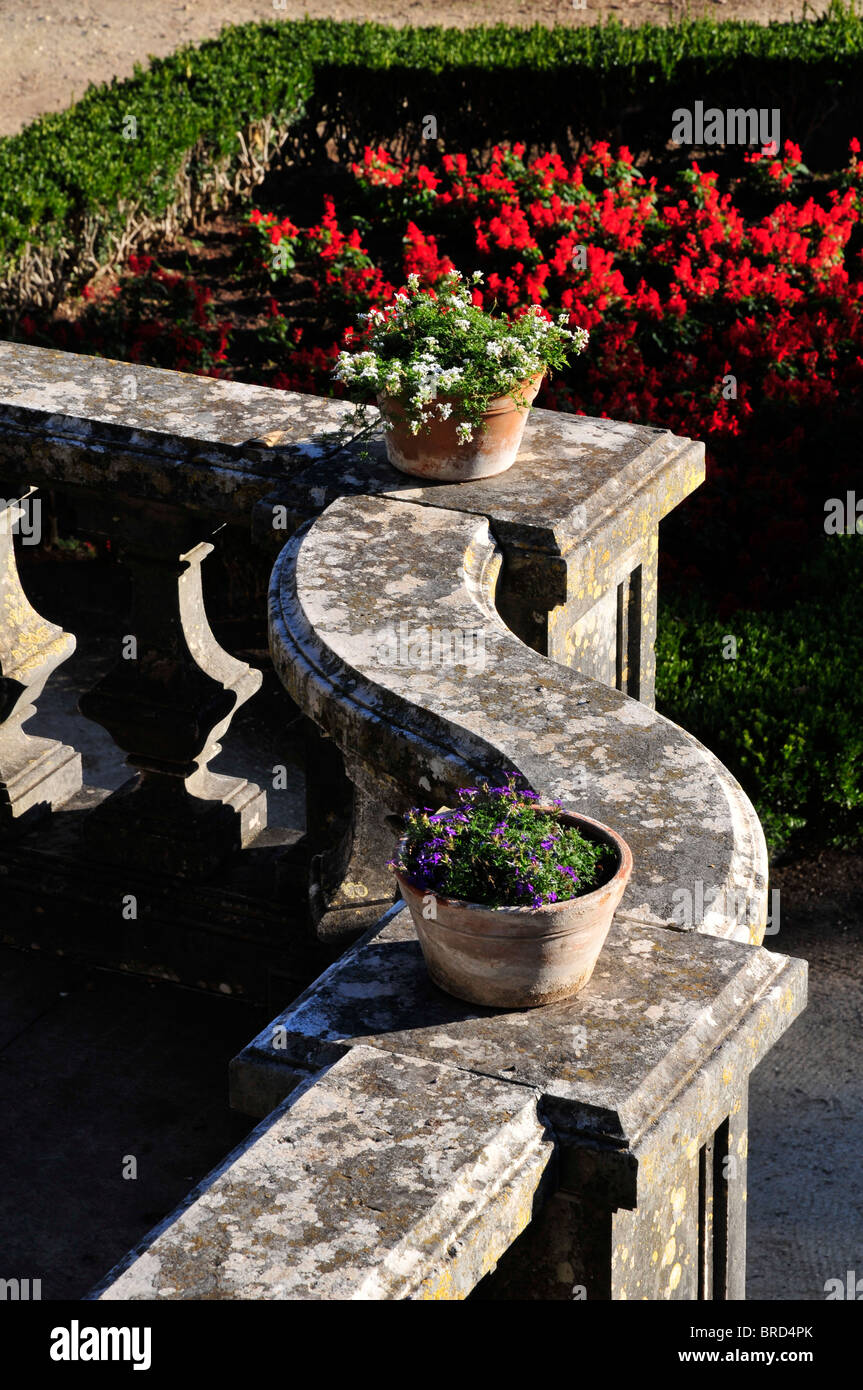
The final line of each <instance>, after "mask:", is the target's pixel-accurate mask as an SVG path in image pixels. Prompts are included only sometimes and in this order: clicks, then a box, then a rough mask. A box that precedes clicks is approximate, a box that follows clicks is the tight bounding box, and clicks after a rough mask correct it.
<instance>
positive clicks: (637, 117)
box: [0, 0, 863, 316]
mask: <svg viewBox="0 0 863 1390" xmlns="http://www.w3.org/2000/svg"><path fill="white" fill-rule="evenodd" d="M312 99H313V100H314V113H313V115H312V116H310V117H309V119H308V121H307V122H306V133H307V136H308V138H309V139H310V140H311V141H312V143H314V140H315V139H317V140H318V141H320V140H321V139H324V140H325V139H326V138H327V137H328V136H330V137H334V138H336V140H337V141H347V142H348V143H353V145H354V146H356V144H357V143H360V144H361V143H375V142H376V141H377V140H379V139H387V138H389V139H391V138H392V137H393V136H394V135H396V134H398V133H399V132H401V133H402V135H403V137H404V138H405V139H407V140H408V141H412V142H414V143H415V145H416V146H417V148H418V149H421V146H422V128H423V120H424V118H425V117H426V116H428V115H434V116H435V118H436V120H437V123H438V135H439V137H440V138H441V139H442V140H443V141H444V142H445V143H446V144H448V145H449V146H450V147H452V148H455V147H456V146H457V147H458V148H461V149H464V148H466V147H468V146H471V145H472V146H475V147H480V148H482V147H483V146H484V145H485V144H486V143H487V142H488V138H489V135H491V136H493V137H494V139H496V140H497V139H506V138H517V139H525V140H527V141H528V142H529V143H530V142H531V141H536V142H538V143H541V144H542V145H543V146H544V147H545V148H548V147H549V146H550V145H551V144H552V143H557V144H565V143H567V142H568V143H569V144H570V145H571V144H572V143H573V142H578V141H580V140H583V139H586V138H588V137H592V138H611V139H616V140H621V141H624V142H627V143H629V144H630V145H632V146H633V148H635V149H636V150H639V149H647V148H650V149H653V150H661V149H663V148H664V147H665V145H666V142H667V141H668V137H669V134H670V130H671V113H672V111H673V110H674V109H675V108H676V107H677V106H685V107H691V106H692V105H693V103H694V102H695V101H696V100H702V101H704V102H705V103H706V104H707V105H713V106H718V107H720V108H722V109H725V108H727V107H729V106H731V107H739V106H744V107H752V106H755V107H759V108H760V107H767V108H772V107H774V106H778V107H779V108H780V110H781V112H782V135H783V138H784V137H789V138H792V139H795V140H797V141H798V142H799V143H802V144H804V146H805V148H806V151H807V159H808V160H809V162H810V165H812V166H815V167H817V165H818V162H819V150H821V151H823V152H824V153H825V157H828V158H830V157H834V162H835V154H836V146H837V142H838V147H839V148H840V149H842V150H844V149H845V147H846V144H847V138H848V136H849V135H850V134H854V133H863V17H860V16H857V15H855V14H854V13H853V12H852V10H851V9H850V8H849V9H846V8H845V7H844V6H843V5H842V4H841V3H839V0H834V3H833V5H832V7H831V9H830V11H829V13H828V15H827V16H826V17H824V18H823V19H819V20H813V21H796V22H792V23H787V24H771V25H767V26H762V25H758V24H752V23H738V22H724V23H714V22H712V21H708V20H697V21H687V22H683V23H680V24H677V25H672V26H669V27H667V28H665V27H658V26H653V25H644V26H641V27H639V28H634V29H629V28H624V27H622V26H620V25H619V24H617V23H616V22H614V21H611V22H609V23H608V24H605V25H598V26H592V25H591V26H581V27H578V28H555V29H545V28H542V27H540V26H535V27H534V28H532V29H517V28H511V27H508V26H506V25H497V26H494V27H478V28H474V29H467V30H446V29H442V28H439V27H438V28H429V29H392V28H388V27H386V26H383V25H377V24H354V23H340V22H338V21H332V20H303V21H286V22H282V23H265V24H247V25H242V26H238V27H235V28H231V29H228V30H225V31H224V32H223V34H222V35H221V36H220V37H219V38H218V39H215V40H211V41H209V42H206V43H203V44H201V46H200V47H197V48H196V47H192V46H189V47H185V48H181V49H179V50H178V51H177V52H176V53H174V54H172V55H171V56H170V57H168V58H163V59H157V60H154V62H153V64H152V66H151V67H150V68H149V69H148V70H147V71H144V70H142V69H141V68H140V67H138V68H136V71H135V75H134V77H132V78H130V79H129V80H128V81H124V82H118V81H114V82H112V83H111V84H110V85H107V86H100V87H91V88H90V89H89V90H88V92H87V94H86V95H85V96H84V98H83V99H82V100H81V101H79V102H78V103H77V104H76V105H75V106H73V107H71V108H70V109H69V110H67V111H63V112H61V113H59V114H56V115H49V116H44V117H41V118H40V119H39V120H37V121H35V122H33V124H32V125H30V126H28V127H27V129H25V130H24V131H22V132H21V134H20V135H17V136H14V137H7V138H5V139H2V140H0V311H2V310H5V311H6V314H7V316H8V314H9V312H10V311H14V310H15V309H20V307H21V305H22V304H24V303H40V304H46V303H48V304H53V303H56V302H57V300H58V299H59V297H60V296H61V294H62V293H63V292H64V290H65V289H66V288H67V286H68V285H69V284H70V282H74V281H75V280H76V278H79V277H80V276H82V275H84V274H89V273H92V271H93V270H94V269H95V268H96V267H97V266H98V265H100V264H104V263H106V262H108V261H110V260H111V259H112V258H113V257H115V256H117V255H118V254H121V253H124V252H126V251H127V250H129V249H132V248H133V247H136V246H140V245H141V244H142V243H143V242H145V241H146V240H147V239H148V238H152V236H153V235H155V234H158V232H159V231H160V230H161V231H163V230H165V228H166V227H168V228H170V226H171V219H172V218H173V219H174V224H175V225H176V224H177V222H178V221H179V222H180V223H182V222H184V221H188V219H189V217H190V216H191V215H192V214H193V213H194V210H195V208H196V206H197V205H198V204H199V203H200V200H201V199H202V198H204V197H206V196H207V195H208V194H212V193H213V191H214V190H216V193H218V190H219V189H220V188H221V189H222V190H223V192H225V194H226V195H227V191H228V190H229V189H230V188H231V187H232V188H233V191H234V192H236V191H238V189H239V188H240V187H241V186H242V185H243V183H244V182H245V183H246V184H249V183H254V182H256V181H257V180H258V179H259V178H260V177H262V176H263V170H262V165H263V163H265V162H266V156H267V155H268V154H269V150H268V149H267V148H266V145H267V139H268V138H269V128H267V130H266V132H265V137H264V140H263V145H264V149H263V156H260V157H259V158H258V159H257V160H256V159H255V157H254V153H253V154H252V156H251V158H249V157H248V148H249V145H250V143H254V142H257V143H258V145H259V146H260V145H261V143H262V140H261V134H262V128H263V127H264V125H265V123H267V122H269V121H270V120H271V119H274V121H275V127H276V130H277V133H278V135H279V138H283V136H284V133H285V131H286V129H287V127H288V126H289V125H290V124H292V123H293V124H295V125H296V124H297V123H299V122H301V119H302V116H303V114H304V110H305V109H306V108H307V107H308V106H309V104H310V103H311V102H312ZM130 117H131V118H133V119H134V121H135V123H136V134H135V137H134V138H128V137H129V131H130V128H131V127H130V122H129V118H130ZM321 121H323V124H324V133H323V136H321V132H320V129H319V128H318V127H319V125H320V122H321ZM238 132H240V133H241V134H242V135H243V141H241V140H240V139H239V138H238ZM276 143H278V141H276ZM831 147H832V148H831ZM681 157H682V156H681ZM238 170H239V171H240V172H239V174H238V173H237V171H238Z"/></svg>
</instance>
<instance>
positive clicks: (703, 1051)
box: [231, 909, 806, 1150]
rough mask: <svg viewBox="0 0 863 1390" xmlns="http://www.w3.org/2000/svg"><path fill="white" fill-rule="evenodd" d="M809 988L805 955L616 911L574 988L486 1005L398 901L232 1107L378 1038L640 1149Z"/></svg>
mask: <svg viewBox="0 0 863 1390" xmlns="http://www.w3.org/2000/svg"><path fill="white" fill-rule="evenodd" d="M805 999H806V963H805V961H800V960H794V959H791V958H790V957H787V956H782V955H778V954H776V953H774V952H771V951H765V950H764V949H763V948H758V949H753V948H752V947H750V946H744V945H742V944H740V943H737V942H729V941H721V940H717V939H716V938H712V937H709V936H705V935H702V934H700V933H696V932H692V933H688V934H683V933H670V932H667V931H665V930H664V929H663V928H661V927H656V926H652V927H647V926H643V925H641V924H639V923H634V922H630V921H628V920H627V919H626V918H625V917H623V916H621V915H618V916H617V917H616V918H615V921H614V923H613V925H612V928H611V931H610V933H609V936H608V938H607V940H606V944H605V946H604V947H603V950H602V954H601V955H600V957H599V961H598V963H597V966H596V969H595V971H594V974H593V977H592V979H591V981H590V983H589V984H588V985H587V986H586V988H585V989H583V990H582V991H581V992H580V993H579V994H577V995H576V996H575V997H574V998H573V999H569V1000H564V1001H563V1002H562V1003H559V1004H549V1005H547V1006H546V1007H545V1008H542V1009H525V1010H518V1011H511V1012H504V1011H501V1010H493V1009H484V1008H479V1007H475V1008H474V1007H471V1006H470V1005H468V1004H463V1003H461V1002H460V1001H459V1000H457V999H453V998H451V997H450V996H449V995H447V994H445V993H444V992H443V991H442V990H439V989H438V988H437V987H436V986H435V985H433V984H432V982H431V980H430V979H429V976H428V974H427V972H426V969H425V965H424V963H423V959H422V953H421V951H420V947H419V942H418V941H417V940H416V935H415V932H414V928H413V923H412V922H411V920H410V914H409V913H408V911H407V909H402V910H398V909H394V910H393V912H392V913H391V914H390V915H389V916H388V918H387V919H385V920H384V922H383V923H382V924H381V926H380V927H378V928H377V929H376V930H375V931H373V932H369V933H367V934H366V936H365V937H364V938H363V939H362V940H361V941H359V942H357V944H356V945H355V946H353V947H352V948H351V949H350V950H349V951H347V952H346V953H345V954H344V955H343V956H342V957H341V959H340V960H338V961H336V962H335V964H333V965H332V966H330V968H329V969H328V970H327V971H326V972H325V973H324V974H323V975H322V976H321V977H320V979H319V980H317V981H315V983H314V984H313V985H312V986H310V988H309V989H307V990H306V991H305V992H304V993H303V994H301V995H300V997H299V998H298V999H297V1000H296V1001H295V1003H293V1004H292V1005H291V1006H290V1007H289V1008H288V1009H285V1010H284V1011H283V1012H282V1013H281V1014H279V1015H278V1016H277V1017H276V1018H275V1019H273V1021H272V1022H271V1023H270V1024H269V1025H268V1026H267V1028H266V1029H264V1030H263V1031H262V1032H261V1033H260V1034H259V1035H258V1037H257V1038H255V1039H254V1040H253V1041H252V1042H251V1043H250V1044H249V1046H248V1047H247V1048H245V1049H244V1050H243V1051H242V1052H241V1053H240V1054H239V1055H238V1056H237V1057H236V1058H235V1059H234V1061H233V1062H232V1064H231V1103H232V1105H233V1106H234V1108H235V1109H238V1110H241V1111H243V1112H244V1113H247V1114H253V1115H254V1114H259V1113H261V1111H260V1110H259V1109H258V1107H259V1106H261V1105H263V1106H267V1105H276V1104H278V1103H279V1102H280V1101H281V1100H282V1099H283V1097H284V1096H285V1095H287V1094H288V1093H289V1092H290V1090H291V1088H292V1087H293V1086H295V1085H296V1084H297V1079H298V1078H299V1077H301V1076H303V1075H304V1074H305V1075H308V1072H309V1070H310V1069H311V1068H315V1067H318V1066H320V1065H321V1064H322V1061H323V1058H324V1057H325V1056H329V1057H330V1058H331V1057H332V1056H333V1055H334V1054H337V1053H338V1052H343V1053H344V1052H347V1051H348V1050H349V1049H351V1048H353V1047H358V1046H360V1047H363V1048H367V1047H379V1048H382V1049H384V1050H385V1051H388V1052H389V1051H392V1052H397V1053H399V1054H400V1055H403V1056H415V1057H418V1058H422V1059H423V1060H426V1061H436V1062H440V1063H443V1064H445V1065H446V1066H448V1067H452V1068H455V1069H457V1070H463V1071H465V1072H468V1073H477V1074H480V1075H483V1076H491V1077H495V1078H496V1079H498V1080H500V1081H501V1082H510V1083H511V1082H515V1083H518V1084H520V1085H523V1086H527V1087H529V1088H531V1089H534V1090H536V1091H537V1092H538V1093H539V1094H540V1095H541V1096H542V1101H543V1107H544V1113H547V1114H548V1115H549V1116H553V1122H554V1128H555V1132H556V1133H557V1134H559V1135H563V1134H564V1133H565V1135H566V1136H567V1139H568V1141H569V1142H579V1143H590V1144H596V1143H598V1144H601V1145H604V1146H606V1147H610V1148H619V1149H630V1150H633V1149H635V1148H636V1147H638V1146H639V1145H640V1144H641V1143H642V1142H643V1140H644V1138H645V1136H646V1134H647V1133H648V1131H649V1130H651V1128H653V1127H655V1126H657V1125H658V1124H659V1123H660V1121H661V1120H662V1116H663V1114H664V1113H665V1112H666V1111H667V1110H668V1109H669V1108H670V1107H671V1106H673V1105H674V1104H675V1102H676V1098H677V1097H678V1096H679V1095H680V1094H681V1093H682V1092H683V1091H685V1090H686V1088H687V1087H689V1086H690V1084H691V1083H692V1082H693V1079H694V1078H695V1077H696V1076H697V1075H698V1074H699V1072H700V1069H702V1068H704V1067H705V1066H706V1065H707V1064H708V1063H709V1061H710V1060H711V1058H713V1056H714V1054H715V1053H717V1050H719V1049H721V1048H722V1047H723V1045H724V1044H725V1042H726V1039H728V1038H730V1037H732V1036H743V1035H744V1034H745V1036H746V1038H747V1041H746V1044H745V1051H744V1053H743V1054H741V1056H740V1057H739V1058H738V1063H737V1064H736V1065H735V1068H734V1080H735V1082H739V1081H740V1079H741V1077H744V1078H745V1076H746V1075H747V1074H748V1071H749V1070H751V1069H752V1067H754V1066H755V1065H756V1064H757V1062H758V1061H759V1060H760V1058H761V1056H762V1055H763V1054H764V1053H765V1052H766V1051H767V1050H768V1048H769V1047H770V1046H772V1044H773V1042H774V1041H775V1039H776V1037H778V1036H779V1034H780V1033H781V1032H783V1031H784V1030H785V1028H787V1027H788V1026H789V1025H790V1023H791V1022H792V1021H793V1019H794V1018H795V1017H796V1016H797V1014H798V1013H799V1012H800V1011H801V1009H802V1008H803V1007H804V1005H805ZM747 1019H751V1027H750V1024H749V1023H747V1022H746V1020H747ZM771 1020H772V1022H771ZM324 1049H325V1050H326V1051H325V1052H322V1050H324ZM280 1075H281V1077H282V1081H281V1091H280V1089H279V1076H280ZM713 1079H714V1080H715V1078H713ZM708 1089H709V1088H708ZM720 1089H721V1088H720ZM701 1109H702V1112H703V1115H702V1118H703V1120H704V1124H705V1125H708V1124H709V1119H710V1115H709V1112H710V1105H709V1104H708V1103H707V1100H706V1099H704V1098H703V1104H702V1106H701Z"/></svg>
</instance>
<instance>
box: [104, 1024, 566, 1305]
mask: <svg viewBox="0 0 863 1390" xmlns="http://www.w3.org/2000/svg"><path fill="white" fill-rule="evenodd" d="M553 1157H554V1144H553V1141H552V1139H551V1137H550V1136H549V1134H548V1132H547V1129H546V1127H545V1126H544V1125H543V1123H542V1122H541V1121H540V1119H539V1118H538V1116H537V1110H536V1096H535V1094H534V1092H533V1091H531V1090H530V1089H529V1088H526V1087H522V1086H514V1085H512V1084H501V1083H500V1082H497V1081H494V1080H491V1079H484V1078H482V1077H477V1076H473V1075H471V1074H469V1073H466V1072H459V1071H455V1070H453V1069H452V1068H450V1067H446V1066H441V1065H439V1064H438V1063H436V1062H428V1061H424V1060H422V1059H419V1058H416V1057H400V1056H398V1055H396V1054H386V1053H384V1052H381V1051H379V1050H378V1049H375V1048H367V1047H358V1048H356V1049H354V1050H353V1051H352V1053H351V1054H350V1055H349V1056H346V1057H344V1058H342V1059H341V1060H340V1061H338V1062H336V1063H335V1064H334V1065H333V1066H332V1067H330V1068H329V1069H324V1070H322V1071H321V1072H319V1073H318V1074H317V1075H316V1076H314V1077H312V1078H311V1079H310V1080H309V1082H308V1083H307V1084H306V1085H305V1086H302V1087H301V1088H300V1089H299V1090H298V1091H297V1092H296V1093H295V1094H294V1095H293V1096H292V1097H291V1098H290V1099H289V1100H288V1101H287V1103H286V1104H285V1105H283V1106H282V1107H280V1109H279V1110H278V1111H276V1113H275V1114H274V1115H271V1116H270V1117H269V1118H268V1119H266V1120H265V1121H264V1123H263V1124H261V1125H259V1126H258V1127H257V1129H256V1130H255V1131H254V1132H253V1134H252V1135H251V1136H250V1138H249V1139H247V1140H246V1142H245V1143H244V1144H243V1145H241V1146H240V1148H239V1149H237V1150H235V1152H234V1153H233V1154H231V1155H229V1157H228V1158H227V1159H226V1160H225V1163H224V1164H223V1165H221V1167H220V1168H219V1169H217V1170H216V1171H215V1172H214V1173H212V1174H210V1176H209V1177H208V1178H206V1179H205V1180H204V1182H203V1183H201V1184H199V1186H198V1187H197V1188H195V1189H194V1191H193V1192H191V1193H190V1194H189V1196H188V1198H187V1199H186V1200H185V1202H184V1203H183V1204H182V1205H181V1206H180V1207H179V1208H178V1209H177V1211H175V1212H173V1213H172V1214H171V1215H170V1216H169V1217H168V1218H167V1219H166V1220H165V1221H164V1222H162V1223H161V1225H160V1226H158V1227H157V1228H156V1230H155V1231H153V1232H151V1233H150V1235H149V1236H148V1237H147V1238H146V1239H145V1240H144V1241H142V1242H141V1244H140V1245H139V1246H137V1247H136V1248H135V1249H134V1250H132V1251H130V1253H129V1254H128V1255H127V1256H126V1257H125V1259H124V1260H122V1261H121V1262H120V1264H119V1265H117V1266H116V1268H115V1269H114V1270H112V1271H111V1273H110V1274H109V1275H108V1276H107V1277H106V1279H104V1280H103V1281H102V1283H101V1284H100V1285H99V1286H98V1288H97V1289H95V1290H94V1291H93V1293H92V1294H91V1295H90V1298H91V1299H104V1300H108V1301H119V1300H131V1301H137V1300H150V1299H187V1298H190V1299H203V1298H206V1299H279V1300H281V1299H343V1300H344V1299H349V1300H363V1301H368V1300H380V1299H454V1298H462V1297H464V1296H465V1294H467V1293H469V1292H470V1290H471V1289H472V1288H473V1287H474V1285H475V1284H476V1283H478V1282H479V1280H480V1279H481V1278H482V1277H483V1275H484V1274H486V1273H487V1272H488V1271H489V1270H490V1269H493V1268H494V1266H495V1263H496V1262H497V1260H498V1258H499V1257H500V1255H501V1254H502V1253H503V1251H504V1250H506V1249H507V1248H508V1247H509V1246H510V1245H511V1244H512V1242H513V1240H514V1239H515V1238H516V1236H517V1235H518V1234H519V1233H520V1232H521V1231H522V1230H523V1229H524V1228H525V1227H526V1226H527V1225H528V1223H529V1221H530V1220H531V1216H532V1213H533V1206H534V1202H535V1201H536V1200H537V1195H538V1193H539V1191H540V1189H541V1187H542V1185H543V1183H544V1181H545V1180H546V1175H547V1173H548V1172H549V1169H550V1166H551V1164H552V1160H553Z"/></svg>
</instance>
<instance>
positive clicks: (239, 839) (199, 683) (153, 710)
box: [80, 500, 266, 877]
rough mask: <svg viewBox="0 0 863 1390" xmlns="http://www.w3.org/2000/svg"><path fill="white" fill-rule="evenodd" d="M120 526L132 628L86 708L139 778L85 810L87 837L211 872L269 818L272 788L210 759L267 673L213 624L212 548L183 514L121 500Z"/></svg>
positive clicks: (113, 855)
mask: <svg viewBox="0 0 863 1390" xmlns="http://www.w3.org/2000/svg"><path fill="white" fill-rule="evenodd" d="M122 525H123V534H122V535H121V538H120V540H119V542H118V552H119V556H120V559H121V561H122V562H123V564H124V565H125V566H126V567H127V568H128V569H129V570H130V571H131V575H132V583H133V603H132V615H131V624H130V632H129V633H128V634H127V635H126V636H125V637H124V638H123V650H122V653H121V656H120V659H119V661H118V662H117V664H116V666H115V667H114V668H113V669H112V670H111V671H110V672H109V673H108V674H107V675H106V676H105V677H104V678H103V679H102V680H101V681H99V683H98V684H97V685H96V686H95V687H94V688H93V689H92V690H91V691H89V692H88V693H87V694H85V695H84V696H82V698H81V700H80V709H81V712H82V713H83V714H85V715H87V717H88V718H91V719H94V720H95V721H96V722H97V723H98V724H102V725H103V726H104V727H105V728H106V729H107V730H108V732H109V733H110V734H111V736H112V737H113V738H114V740H115V741H116V742H117V743H118V744H119V746H120V747H121V748H122V749H123V750H124V751H125V752H126V753H127V755H128V756H127V762H128V763H129V766H130V767H132V768H134V769H135V775H134V777H132V778H131V779H130V780H129V781H128V782H126V783H125V784H124V785H123V786H122V787H121V788H120V789H119V790H118V791H116V792H115V793H113V794H112V795H111V796H110V797H108V798H107V799H106V800H105V801H104V802H102V803H101V805H100V806H98V807H97V808H96V809H95V810H94V811H92V812H91V813H90V815H89V817H88V819H87V824H86V827H85V832H84V833H85V841H86V843H87V846H88V848H89V850H90V851H91V852H93V853H94V854H98V855H99V857H101V858H104V859H107V860H109V861H114V862H118V861H119V862H123V863H130V864H134V865H135V866H136V867H138V868H148V869H152V870H153V871H155V872H159V873H168V874H178V875H181V876H183V877H196V876H204V875H207V874H208V873H210V872H212V870H213V869H214V868H216V866H217V865H218V864H219V863H221V862H222V861H223V860H224V859H225V858H226V857H227V856H228V855H229V854H231V853H232V852H233V851H234V850H236V849H239V848H240V847H241V846H243V845H246V844H248V843H249V842H250V841H251V840H253V839H254V838H255V836H256V835H257V834H259V833H260V831H261V830H263V829H264V827H265V826H266V794H265V793H264V792H263V791H262V790H261V789H260V788H259V787H258V786H256V785H255V784H254V783H252V782H248V781H246V780H245V779H244V778H237V777H225V776H220V775H218V774H216V773H213V772H211V771H210V770H209V767H208V764H209V762H210V761H211V760H212V759H213V758H214V757H215V756H216V755H217V754H218V752H219V751H220V744H219V739H220V738H221V737H222V736H223V735H224V733H225V731H226V730H227V728H228V726H229V724H230V722H231V719H232V717H233V715H234V713H235V711H236V710H237V709H238V708H239V706H240V705H242V704H244V703H245V701H246V700H248V699H249V698H250V696H252V695H253V694H254V693H255V692H256V691H257V690H258V689H259V687H260V684H261V680H262V676H261V673H260V671H256V670H253V669H252V668H251V667H249V666H248V665H247V664H246V663H245V662H242V661H238V660H236V659H235V658H234V657H232V656H230V655H229V654H228V653H227V652H226V651H224V650H223V649H222V648H221V647H220V646H219V645H218V643H217V641H216V639H215V637H214V635H213V633H212V631H211V629H210V626H209V623H208V621H207V616H206V613H205V610H204V601H203V593H202V588H201V563H202V561H203V560H204V559H205V558H206V556H207V555H208V554H210V553H211V551H212V550H213V546H212V545H211V544H210V543H208V542H204V543H198V544H194V545H191V546H190V547H189V548H187V549H184V548H183V547H184V544H185V543H186V542H187V540H188V531H187V530H186V528H185V525H184V523H183V522H181V521H180V522H178V520H177V519H176V516H175V515H173V514H171V513H170V512H169V511H168V510H167V509H166V510H165V512H164V513H161V512H160V509H159V507H158V504H155V503H149V504H147V506H146V507H145V506H141V505H133V504H131V503H130V502H129V501H128V500H126V501H124V502H123V523H122Z"/></svg>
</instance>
